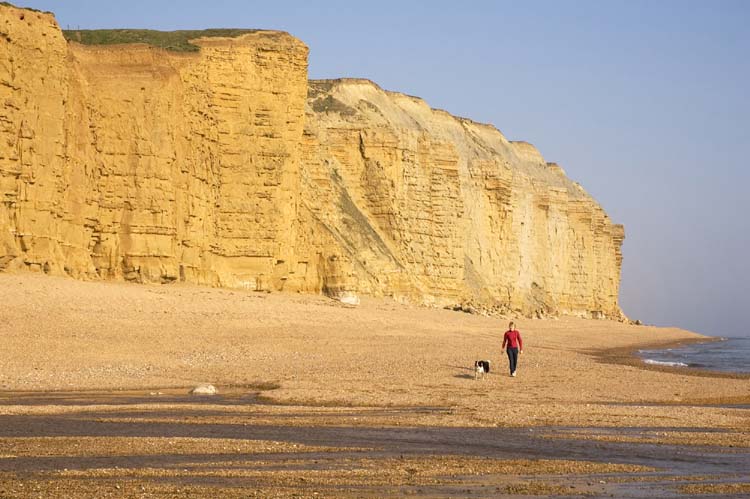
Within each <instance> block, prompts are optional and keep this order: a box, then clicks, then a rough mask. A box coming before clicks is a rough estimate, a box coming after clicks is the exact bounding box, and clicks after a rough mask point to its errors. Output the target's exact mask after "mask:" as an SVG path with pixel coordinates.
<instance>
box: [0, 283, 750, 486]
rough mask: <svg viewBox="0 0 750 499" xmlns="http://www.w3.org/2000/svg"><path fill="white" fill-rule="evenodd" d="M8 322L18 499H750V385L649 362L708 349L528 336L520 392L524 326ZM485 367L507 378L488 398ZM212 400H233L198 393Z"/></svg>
mask: <svg viewBox="0 0 750 499" xmlns="http://www.w3.org/2000/svg"><path fill="white" fill-rule="evenodd" d="M0 303H3V307H2V308H0V338H2V341H3V348H2V349H1V350H0V497H30V496H33V497H38V496H41V497H71V496H76V497H107V496H111V497H170V496H174V497H177V496H179V497H191V496H193V497H205V496H206V495H214V496H217V497H224V496H226V497H247V496H250V497H252V496H253V495H254V494H255V495H256V496H258V497H331V496H340V497H387V496H392V497H400V496H404V495H415V496H418V497H448V496H450V497H477V496H478V497H491V496H496V495H507V494H510V495H518V496H528V495H574V496H575V495H581V494H589V495H591V494H594V495H609V494H614V495H615V496H618V497H628V496H633V497H635V496H639V495H644V494H645V495H648V496H654V495H657V496H664V497H669V496H679V495H680V494H684V493H702V492H700V491H703V492H706V491H708V492H711V491H723V492H711V493H715V494H730V495H731V494H735V495H736V496H737V497H741V496H742V494H743V493H745V492H744V490H745V489H744V487H746V486H747V484H748V483H750V476H749V474H748V471H747V470H748V469H750V453H749V452H748V449H749V448H750V443H748V442H749V441H750V438H749V435H750V411H748V408H747V405H748V404H750V377H748V376H731V375H730V376H727V375H722V374H717V373H707V372H697V371H691V370H685V369H678V368H672V369H665V368H654V367H651V366H647V365H645V364H643V363H641V362H640V361H639V360H638V359H635V358H634V357H633V356H632V355H631V352H632V351H633V350H634V349H639V348H652V347H653V346H655V345H666V344H674V343H679V342H686V341H700V340H702V338H701V337H699V336H698V335H695V334H694V333H690V332H688V331H683V330H679V329H673V328H651V327H646V326H630V325H626V324H621V323H616V322H610V321H587V320H581V319H573V318H562V319H559V320H533V321H532V320H525V319H518V320H517V323H518V325H519V329H520V330H521V332H522V334H523V337H524V342H525V345H524V353H523V355H522V356H521V358H520V367H519V374H518V376H517V377H515V378H511V377H509V376H508V374H507V372H506V368H507V367H506V366H507V360H506V359H505V358H504V357H503V356H502V354H501V352H500V349H499V346H500V341H501V339H502V331H503V330H504V328H505V326H506V325H507V320H505V319H502V318H487V317H481V316H473V315H468V314H464V313H460V312H452V311H445V310H433V309H425V308H418V307H411V306H408V305H401V304H398V303H395V302H393V301H389V300H385V299H382V300H381V299H363V303H362V305H361V306H359V307H356V308H355V307H348V306H344V305H342V304H339V303H336V302H333V301H331V300H328V299H326V298H323V297H312V296H303V295H284V294H257V293H252V292H240V291H229V290H219V289H210V288H201V287H192V286H182V285H168V286H139V285H129V284H122V283H86V282H78V281H71V280H67V279H61V278H50V277H45V276H35V275H0ZM476 359H489V360H491V362H492V365H493V370H492V372H491V373H490V374H489V375H487V376H486V378H485V379H484V380H477V381H475V380H474V374H473V371H472V369H471V365H472V364H473V361H474V360H476ZM202 382H210V383H213V384H214V385H216V386H217V387H218V389H219V390H220V395H219V396H217V397H207V398H196V397H191V396H188V395H187V391H188V389H189V388H190V387H192V386H195V385H196V384H198V383H202ZM681 487H682V488H681ZM701 487H702V488H701ZM35 489H38V490H35ZM30 490H31V491H32V492H31V493H29V491H30ZM733 491H738V492H733Z"/></svg>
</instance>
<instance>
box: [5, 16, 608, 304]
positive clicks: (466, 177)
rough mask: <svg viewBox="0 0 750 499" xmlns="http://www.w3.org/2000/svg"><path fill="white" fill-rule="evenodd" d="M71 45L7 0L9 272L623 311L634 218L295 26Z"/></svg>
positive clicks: (522, 147)
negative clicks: (327, 65)
mask: <svg viewBox="0 0 750 499" xmlns="http://www.w3.org/2000/svg"><path fill="white" fill-rule="evenodd" d="M192 43H194V44H195V45H197V46H199V47H200V50H199V51H197V52H188V53H177V52H171V51H166V50H163V49H158V48H154V47H151V46H147V45H142V44H141V45H139V44H130V45H117V46H101V45H99V46H92V45H81V44H78V43H71V42H67V41H66V40H65V39H64V37H63V36H62V33H61V32H60V30H59V28H58V26H57V24H56V23H55V21H54V18H53V17H52V16H51V15H49V14H44V13H38V12H31V11H28V10H22V9H16V8H12V7H6V6H0V100H2V101H3V103H4V105H3V108H2V110H0V201H1V202H2V203H1V204H0V270H2V269H6V270H8V269H31V270H37V271H43V272H48V273H53V274H67V275H70V276H73V277H78V278H104V279H128V280H134V281H139V282H154V281H155V282H170V281H187V282H195V283H202V284H210V285H219V286H231V287H244V288H247V289H256V290H286V291H305V292H321V291H323V292H326V293H329V294H332V295H340V294H342V293H346V292H355V293H369V294H374V295H389V296H394V297H396V298H398V299H404V300H409V301H412V302H417V303H427V304H435V305H441V306H443V305H455V304H460V303H464V304H469V303H470V304H471V306H473V307H476V308H479V309H488V310H494V311H499V312H514V313H522V314H526V315H530V314H537V315H539V314H547V313H570V314H577V315H586V316H608V317H621V312H620V309H619V307H618V305H617V292H618V285H619V276H620V263H621V255H620V245H621V243H622V240H623V230H622V227H621V226H618V225H613V224H612V223H611V222H610V220H609V218H608V217H607V215H606V214H605V213H604V211H603V210H602V209H601V207H600V206H599V205H598V204H597V203H596V202H595V201H594V200H593V199H592V198H590V197H589V196H588V195H587V194H586V193H585V192H584V191H583V189H582V188H581V187H580V186H578V185H577V184H574V183H572V182H570V181H569V180H568V179H567V178H566V177H565V174H564V172H563V171H562V169H561V168H559V167H558V166H557V165H554V164H550V163H546V162H545V161H544V159H543V158H542V156H541V154H539V152H538V151H537V150H536V149H535V148H534V147H533V146H531V145H530V144H527V143H523V142H509V141H508V140H506V139H505V137H503V135H502V134H501V133H500V132H499V131H498V130H496V129H495V128H493V127H491V126H488V125H482V124H477V123H474V122H472V121H469V120H465V119H461V118H456V117H454V116H451V115H450V114H448V113H446V112H443V111H439V110H433V109H430V108H429V106H428V105H427V104H426V103H424V102H423V101H421V100H420V99H417V98H414V97H409V96H405V95H402V94H397V93H392V92H385V91H383V90H381V89H380V88H379V87H377V86H376V85H375V84H373V83H371V82H368V81H361V80H339V81H321V82H315V81H313V82H309V84H308V81H307V48H306V47H305V46H304V44H302V43H301V42H300V41H298V40H296V39H295V38H293V37H291V36H289V35H287V34H285V33H280V32H271V31H256V32H250V33H246V34H242V35H239V36H237V37H234V38H227V37H211V38H208V37H204V38H198V39H196V40H193V41H192Z"/></svg>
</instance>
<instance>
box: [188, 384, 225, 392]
mask: <svg viewBox="0 0 750 499" xmlns="http://www.w3.org/2000/svg"><path fill="white" fill-rule="evenodd" d="M217 393H219V392H218V390H216V387H215V386H214V385H209V384H207V383H205V384H202V385H198V386H196V387H195V388H193V389H192V390H190V395H216V394H217Z"/></svg>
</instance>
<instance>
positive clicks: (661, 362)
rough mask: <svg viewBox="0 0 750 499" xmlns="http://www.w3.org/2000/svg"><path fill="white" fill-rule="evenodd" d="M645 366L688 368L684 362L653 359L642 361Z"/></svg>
mask: <svg viewBox="0 0 750 499" xmlns="http://www.w3.org/2000/svg"><path fill="white" fill-rule="evenodd" d="M643 362H645V363H646V364H652V365H655V366H669V367H688V365H687V364H685V363H684V362H669V361H666V360H654V359H643Z"/></svg>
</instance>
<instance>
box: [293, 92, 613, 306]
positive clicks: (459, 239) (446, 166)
mask: <svg viewBox="0 0 750 499" xmlns="http://www.w3.org/2000/svg"><path fill="white" fill-rule="evenodd" d="M303 159H304V161H305V168H304V169H303V184H304V185H305V189H303V194H304V195H303V199H304V201H305V206H306V207H309V210H310V212H311V213H312V214H313V218H314V219H315V220H317V221H319V223H321V224H322V225H324V226H325V227H326V229H327V231H328V232H329V233H331V234H335V235H336V238H337V239H338V240H339V241H341V244H340V246H341V247H342V254H341V255H336V257H337V259H338V260H343V261H344V263H342V264H339V267H341V268H346V269H347V270H348V271H347V272H339V274H338V275H337V276H336V279H335V286H336V287H340V288H353V289H363V288H364V289H366V290H367V291H369V292H379V293H396V294H403V295H405V296H408V297H410V298H411V299H415V300H419V301H425V302H428V303H430V302H432V303H438V304H444V303H445V302H446V301H447V302H451V301H452V302H454V303H456V302H471V303H473V304H474V306H475V307H477V308H490V309H494V310H497V311H515V312H521V313H524V314H537V315H543V314H547V313H560V312H562V313H569V314H578V315H589V316H597V317H598V316H609V317H619V316H620V315H621V312H620V310H619V308H618V306H617V293H618V286H619V276H620V263H621V254H620V245H621V243H622V240H623V237H624V232H623V229H622V226H619V225H613V224H612V223H611V222H610V220H609V218H608V217H607V215H606V214H605V213H604V211H603V210H602V209H601V207H600V206H599V205H598V204H597V203H596V201H594V200H593V199H592V198H591V197H590V196H588V195H587V194H586V193H585V192H584V190H583V189H582V188H581V187H580V186H579V185H578V184H575V183H573V182H571V181H570V180H569V179H567V177H565V174H564V172H563V170H562V169H561V168H560V167H559V166H557V165H555V164H552V163H546V162H545V160H544V158H542V155H541V154H540V153H539V152H538V151H537V150H536V148H534V146H532V145H531V144H528V143H525V142H509V141H508V140H506V138H505V137H504V136H503V135H502V134H501V133H500V132H499V131H498V130H497V129H495V128H494V127H492V126H488V125H483V124H478V123H474V122H472V121H470V120H466V119H461V118H456V117H454V116H451V115H450V114H448V113H446V112H444V111H439V110H434V109H431V108H430V107H429V106H428V105H427V104H426V103H425V102H424V101H422V100H420V99H418V98H414V97H409V96H406V95H403V94H398V93H392V92H385V91H383V90H381V89H380V88H379V87H377V86H376V85H375V84H373V83H371V82H369V81H362V80H338V81H319V82H311V83H310V90H309V93H308V109H307V121H306V125H305V148H304V152H303ZM321 200H325V202H324V203H321V202H320V201H321ZM363 283H367V284H363Z"/></svg>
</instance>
